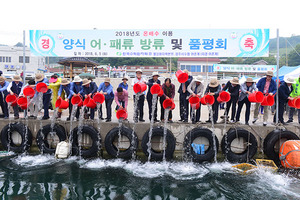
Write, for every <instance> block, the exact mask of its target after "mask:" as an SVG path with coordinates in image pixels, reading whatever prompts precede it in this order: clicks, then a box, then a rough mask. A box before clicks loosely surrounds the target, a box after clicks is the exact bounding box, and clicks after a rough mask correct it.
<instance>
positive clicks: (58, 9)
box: [0, 0, 300, 45]
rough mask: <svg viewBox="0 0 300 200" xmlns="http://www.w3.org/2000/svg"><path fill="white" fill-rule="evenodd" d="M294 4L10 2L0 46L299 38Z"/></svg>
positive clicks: (236, 0) (255, 0) (235, 0)
mask: <svg viewBox="0 0 300 200" xmlns="http://www.w3.org/2000/svg"><path fill="white" fill-rule="evenodd" d="M299 4H300V2H299V1H298V2H297V1H296V0H285V1H275V0H273V1H270V0H251V1H243V0H214V1H211V0H210V1H209V0H207V1H203V0H184V1H182V0H177V1H176V0H172V1H170V0H151V1H144V0H105V1H104V0H96V1H95V0H85V1H77V0H72V1H70V0H51V1H50V0H26V1H24V0H21V1H20V0H14V1H3V2H1V10H0V19H1V23H0V24H1V25H0V27H1V28H0V44H7V45H15V44H16V43H18V42H22V41H23V30H25V31H26V36H25V38H26V45H28V41H29V39H28V37H29V36H28V30H49V29H51V30H62V29H63V30H65V29H67V30H78V29H80V30H90V29H94V28H96V29H100V30H101V29H146V28H147V29H252V28H269V29H270V38H275V37H276V33H277V32H276V30H277V29H279V35H280V36H284V37H289V36H291V35H300V26H299V23H298V20H299V15H298V12H299Z"/></svg>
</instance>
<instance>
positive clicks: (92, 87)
mask: <svg viewBox="0 0 300 200" xmlns="http://www.w3.org/2000/svg"><path fill="white" fill-rule="evenodd" d="M96 92H97V85H96V83H95V82H91V83H90V86H89V87H85V86H82V88H81V90H80V92H79V93H80V94H81V96H82V97H84V95H88V94H94V93H96Z"/></svg>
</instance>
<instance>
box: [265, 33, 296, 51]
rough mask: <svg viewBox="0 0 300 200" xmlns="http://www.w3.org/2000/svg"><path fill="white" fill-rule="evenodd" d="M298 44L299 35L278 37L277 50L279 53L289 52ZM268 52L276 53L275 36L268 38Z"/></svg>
mask: <svg viewBox="0 0 300 200" xmlns="http://www.w3.org/2000/svg"><path fill="white" fill-rule="evenodd" d="M298 44H300V35H297V36H291V37H279V52H280V55H282V54H286V52H287V53H289V52H290V51H291V50H293V48H292V47H291V46H293V47H294V48H295V47H296V46H297V45H298ZM269 47H270V53H277V38H273V39H270V43H269Z"/></svg>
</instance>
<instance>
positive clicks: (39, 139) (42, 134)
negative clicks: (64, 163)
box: [36, 124, 67, 154]
mask: <svg viewBox="0 0 300 200" xmlns="http://www.w3.org/2000/svg"><path fill="white" fill-rule="evenodd" d="M51 132H52V128H51V124H48V125H46V126H43V128H42V129H40V130H39V131H38V133H37V135H36V143H37V145H38V147H39V149H40V151H41V152H42V153H48V154H54V153H55V148H51V146H50V145H49V143H48V140H47V136H48V135H49V134H50V133H51ZM53 132H55V134H56V135H57V137H58V138H59V142H62V141H65V140H66V139H67V135H66V132H65V128H64V127H63V126H61V125H59V124H55V125H54V127H53Z"/></svg>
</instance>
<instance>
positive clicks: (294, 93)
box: [287, 75, 300, 124]
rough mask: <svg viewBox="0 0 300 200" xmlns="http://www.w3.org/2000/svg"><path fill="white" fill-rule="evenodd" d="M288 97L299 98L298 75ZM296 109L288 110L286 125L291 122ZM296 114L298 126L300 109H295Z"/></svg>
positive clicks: (299, 80) (299, 81)
mask: <svg viewBox="0 0 300 200" xmlns="http://www.w3.org/2000/svg"><path fill="white" fill-rule="evenodd" d="M290 97H292V98H296V97H298V98H300V75H299V78H296V79H295V83H294V84H293V91H292V93H291V94H290ZM295 110H296V108H290V111H289V120H288V121H287V123H290V122H293V118H294V112H295ZM297 112H298V123H299V124H300V109H297Z"/></svg>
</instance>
